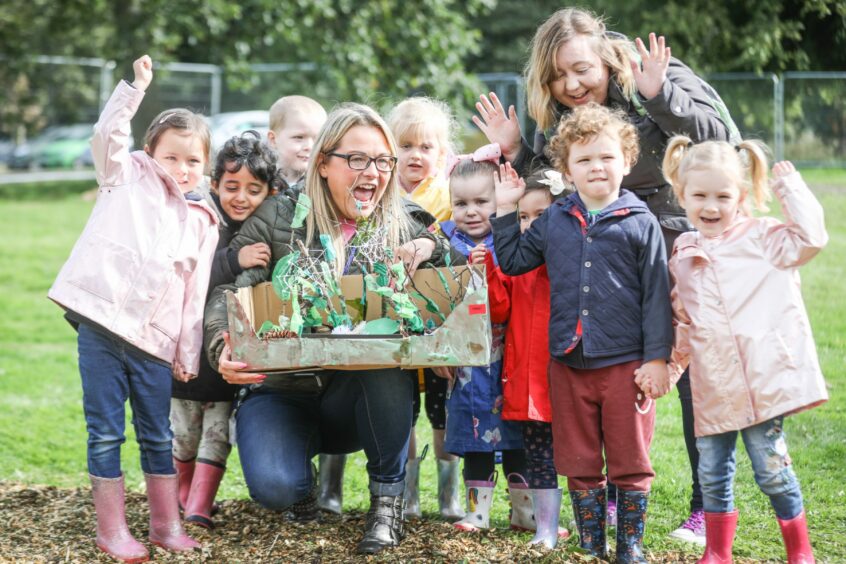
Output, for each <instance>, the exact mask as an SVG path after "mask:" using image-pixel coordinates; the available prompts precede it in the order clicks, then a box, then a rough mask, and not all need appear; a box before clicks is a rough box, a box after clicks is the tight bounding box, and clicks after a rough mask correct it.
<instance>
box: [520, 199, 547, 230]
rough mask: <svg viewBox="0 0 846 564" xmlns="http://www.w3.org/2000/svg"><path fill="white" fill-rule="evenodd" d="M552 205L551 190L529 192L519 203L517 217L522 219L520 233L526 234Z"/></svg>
mask: <svg viewBox="0 0 846 564" xmlns="http://www.w3.org/2000/svg"><path fill="white" fill-rule="evenodd" d="M551 205H552V194H550V193H549V190H527V191H526V193H525V194H523V197H522V198H520V201H518V202H517V217H518V218H519V219H520V233H525V232H526V230H527V229H529V227H531V226H532V222H534V221H535V220H536V219H537V218H539V217H540V216H541V215H543V212H545V211H546V208H548V207H549V206H551Z"/></svg>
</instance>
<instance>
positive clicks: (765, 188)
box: [736, 140, 773, 212]
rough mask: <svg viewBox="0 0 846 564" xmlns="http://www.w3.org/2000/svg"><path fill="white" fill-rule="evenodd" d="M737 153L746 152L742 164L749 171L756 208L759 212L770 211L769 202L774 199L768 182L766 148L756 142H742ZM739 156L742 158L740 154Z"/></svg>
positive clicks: (750, 189)
mask: <svg viewBox="0 0 846 564" xmlns="http://www.w3.org/2000/svg"><path fill="white" fill-rule="evenodd" d="M736 147H737V151H738V153H740V152H741V151H745V153H746V157H745V159H741V162H742V163H743V165H744V166H745V167H746V169H747V170H748V171H749V182H750V184H749V192H751V196H752V200H753V202H754V207H755V209H757V210H758V211H761V212H765V211H767V210H768V209H769V207H768V206H767V202H769V201H770V200H771V199H772V196H773V195H772V192H771V191H770V185H769V182H768V181H767V168H768V166H767V155H766V152H765V150H764V146H763V145H762V144H761V143H760V142H759V141H756V140H746V141H741V142H740V143H739V144H738V145H737V146H736ZM739 156H742V153H740V155H739Z"/></svg>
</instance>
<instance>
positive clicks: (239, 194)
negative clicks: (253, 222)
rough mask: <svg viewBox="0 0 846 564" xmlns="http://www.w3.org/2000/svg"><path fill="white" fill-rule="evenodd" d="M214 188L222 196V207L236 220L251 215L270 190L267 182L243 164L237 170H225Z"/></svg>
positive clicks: (241, 219)
mask: <svg viewBox="0 0 846 564" xmlns="http://www.w3.org/2000/svg"><path fill="white" fill-rule="evenodd" d="M214 188H215V190H217V194H218V197H219V198H220V207H222V208H223V211H224V212H226V215H228V216H229V217H231V218H232V219H233V220H235V221H244V220H245V219H247V218H248V217H250V216H251V215H252V213H253V212H254V211H256V208H258V207H259V205H261V203H262V202H263V201H264V199H265V198H266V197H267V195H268V193H269V191H270V190H269V188H268V187H267V184H266V183H264V182H262V181H261V180H258V179H257V178H256V177H255V176H253V174H252V173H251V172H250V169H249V168H247V167H246V166H243V165H242V166H241V168H240V169H239V170H238V171H237V172H229V171H228V170H227V171H226V172H224V173H223V176H221V177H220V181H219V182H217V184H216V185H214Z"/></svg>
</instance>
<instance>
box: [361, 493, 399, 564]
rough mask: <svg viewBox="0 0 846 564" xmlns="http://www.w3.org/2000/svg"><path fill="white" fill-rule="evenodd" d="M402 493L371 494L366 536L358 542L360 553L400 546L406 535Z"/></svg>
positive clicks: (371, 552) (372, 552)
mask: <svg viewBox="0 0 846 564" xmlns="http://www.w3.org/2000/svg"><path fill="white" fill-rule="evenodd" d="M404 505H405V504H404V503H403V499H402V496H401V495H398V496H387V495H386V496H378V495H373V494H371V495H370V510H369V511H368V512H367V521H366V522H365V525H364V538H363V539H361V542H359V543H358V549H357V550H356V552H358V553H359V554H376V553H378V552H381V551H382V549H384V548H388V547H392V546H398V545H399V543H400V541H401V540H402V538H403V536H404V531H403V523H404V520H403V509H404V507H403V506H404Z"/></svg>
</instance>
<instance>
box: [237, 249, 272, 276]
mask: <svg viewBox="0 0 846 564" xmlns="http://www.w3.org/2000/svg"><path fill="white" fill-rule="evenodd" d="M269 262H270V247H268V246H267V244H265V243H253V244H252V245H247V246H246V247H241V250H240V251H238V264H240V265H241V268H243V269H244V270H246V269H248V268H253V267H254V266H261V267H262V268H264V267H266V266H267V264H268V263H269Z"/></svg>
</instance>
